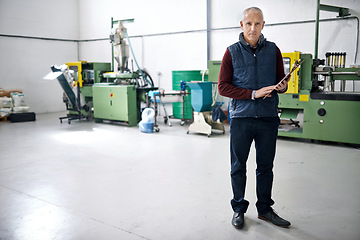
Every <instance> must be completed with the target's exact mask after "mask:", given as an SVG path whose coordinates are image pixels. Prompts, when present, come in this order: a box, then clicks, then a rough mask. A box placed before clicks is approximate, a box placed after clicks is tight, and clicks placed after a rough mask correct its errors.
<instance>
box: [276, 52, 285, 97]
mask: <svg viewBox="0 0 360 240" xmlns="http://www.w3.org/2000/svg"><path fill="white" fill-rule="evenodd" d="M284 77H285V72H284V62H283V58H282V55H281V51H280V49H279V48H278V47H276V83H279V82H280V81H281V79H283V78H284ZM286 91H287V87H286V88H285V89H284V90H282V91H278V93H284V92H286Z"/></svg>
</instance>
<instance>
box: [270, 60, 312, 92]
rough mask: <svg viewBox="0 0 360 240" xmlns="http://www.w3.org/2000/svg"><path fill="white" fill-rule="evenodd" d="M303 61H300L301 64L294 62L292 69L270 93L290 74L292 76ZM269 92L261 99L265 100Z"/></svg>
mask: <svg viewBox="0 0 360 240" xmlns="http://www.w3.org/2000/svg"><path fill="white" fill-rule="evenodd" d="M304 61H305V60H302V61H301V62H299V61H298V60H296V61H295V62H294V64H293V67H292V69H291V71H290V72H289V73H288V74H286V75H285V77H284V78H283V79H281V80H280V82H278V84H276V85H275V86H274V88H273V90H272V91H274V90H275V88H276V87H277V86H279V85H280V84H281V83H282V82H283V81H285V80H286V79H288V78H290V76H291V74H292V73H293V72H294V71H295V70H296V69H297V68H298V67H300V65H301V64H302V63H303V62H304ZM272 91H271V92H272ZM271 92H270V93H268V94H266V95H265V96H264V98H263V99H265V98H267V97H268V96H269V95H270V94H271Z"/></svg>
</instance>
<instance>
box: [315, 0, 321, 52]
mask: <svg viewBox="0 0 360 240" xmlns="http://www.w3.org/2000/svg"><path fill="white" fill-rule="evenodd" d="M319 12H320V0H317V5H316V20H315V50H314V59H318V47H319Z"/></svg>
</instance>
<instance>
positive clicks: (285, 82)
mask: <svg viewBox="0 0 360 240" xmlns="http://www.w3.org/2000/svg"><path fill="white" fill-rule="evenodd" d="M287 85H288V83H287V81H282V82H281V83H280V84H279V85H278V86H277V87H276V88H275V90H276V91H280V92H282V91H284V90H285V89H286V88H287Z"/></svg>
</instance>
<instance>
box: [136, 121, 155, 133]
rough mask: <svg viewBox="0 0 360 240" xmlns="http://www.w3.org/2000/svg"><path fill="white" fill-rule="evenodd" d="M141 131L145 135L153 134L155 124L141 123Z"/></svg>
mask: <svg viewBox="0 0 360 240" xmlns="http://www.w3.org/2000/svg"><path fill="white" fill-rule="evenodd" d="M139 129H140V131H141V132H143V133H153V130H154V123H152V122H150V123H146V122H143V121H140V122H139Z"/></svg>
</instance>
